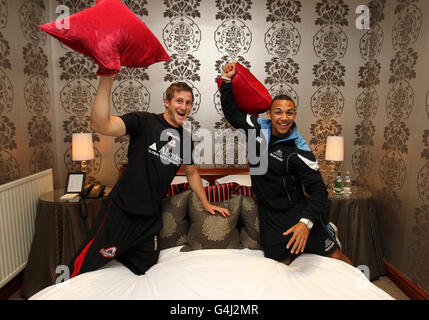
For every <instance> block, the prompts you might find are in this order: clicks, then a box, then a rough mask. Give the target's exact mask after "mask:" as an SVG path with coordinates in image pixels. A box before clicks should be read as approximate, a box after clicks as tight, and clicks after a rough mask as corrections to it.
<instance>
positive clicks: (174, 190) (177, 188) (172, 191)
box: [167, 182, 191, 198]
mask: <svg viewBox="0 0 429 320" xmlns="http://www.w3.org/2000/svg"><path fill="white" fill-rule="evenodd" d="M189 189H191V187H190V186H189V182H184V183H178V184H172V185H170V188H169V189H168V192H167V198H168V197H172V196H174V195H176V194H179V193H181V192H183V191H186V190H189Z"/></svg>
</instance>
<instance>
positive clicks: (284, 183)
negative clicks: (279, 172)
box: [282, 177, 291, 201]
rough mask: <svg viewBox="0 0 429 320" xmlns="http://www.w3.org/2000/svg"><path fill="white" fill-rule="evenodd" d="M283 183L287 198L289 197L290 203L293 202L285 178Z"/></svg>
mask: <svg viewBox="0 0 429 320" xmlns="http://www.w3.org/2000/svg"><path fill="white" fill-rule="evenodd" d="M282 181H283V187H284V188H285V191H286V194H287V197H288V199H289V201H291V198H290V194H289V192H288V191H287V188H286V182H285V178H284V177H283V179H282Z"/></svg>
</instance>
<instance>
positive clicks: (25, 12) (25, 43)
mask: <svg viewBox="0 0 429 320" xmlns="http://www.w3.org/2000/svg"><path fill="white" fill-rule="evenodd" d="M48 7H49V5H48V4H47V3H45V2H43V1H24V0H17V1H9V0H0V49H1V50H0V184H3V183H6V182H9V181H13V180H16V179H19V178H22V177H25V176H27V175H30V174H33V173H37V172H39V171H43V170H45V169H47V168H53V169H54V171H56V169H57V161H56V159H55V154H56V153H57V152H56V148H55V128H54V123H55V111H54V108H53V82H52V81H53V80H52V60H51V41H50V40H49V39H48V37H47V36H46V35H44V34H42V33H41V32H38V25H39V24H40V23H41V22H43V21H45V20H46V19H48V17H49V15H48Z"/></svg>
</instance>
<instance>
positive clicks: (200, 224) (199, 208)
mask: <svg viewBox="0 0 429 320" xmlns="http://www.w3.org/2000/svg"><path fill="white" fill-rule="evenodd" d="M242 198H243V197H242V196H241V195H231V198H230V199H229V200H225V201H222V202H216V203H214V204H215V205H217V206H219V207H222V208H228V209H229V211H230V212H231V215H230V216H228V217H227V218H224V217H223V216H222V215H221V214H220V213H217V214H216V215H212V214H210V213H209V212H207V211H205V210H204V207H203V205H202V203H201V201H200V199H198V197H197V195H196V194H195V193H194V192H192V194H191V197H190V199H189V219H190V227H189V232H188V236H187V243H186V245H185V246H184V247H183V248H182V249H181V250H180V251H192V250H199V249H242V248H243V245H242V244H241V243H240V237H239V232H238V229H237V223H238V219H239V216H240V207H241V199H242Z"/></svg>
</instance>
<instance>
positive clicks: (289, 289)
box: [30, 247, 393, 300]
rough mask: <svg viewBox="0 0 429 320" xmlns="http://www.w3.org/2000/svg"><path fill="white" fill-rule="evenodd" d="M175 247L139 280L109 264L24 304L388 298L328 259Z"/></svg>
mask: <svg viewBox="0 0 429 320" xmlns="http://www.w3.org/2000/svg"><path fill="white" fill-rule="evenodd" d="M180 248H181V247H175V248H169V249H165V250H162V251H161V253H160V258H159V262H158V264H156V265H155V266H153V267H152V268H151V269H150V270H148V271H147V272H146V274H145V275H142V276H136V275H134V274H133V273H132V272H131V271H129V270H128V269H127V268H126V267H124V266H123V265H122V264H121V263H119V262H117V261H116V260H113V261H112V262H110V263H108V264H107V265H106V266H105V267H103V268H101V269H99V270H97V271H93V272H88V273H84V274H82V275H79V276H77V277H74V278H73V279H71V280H69V281H66V282H64V283H62V284H59V285H53V286H50V287H48V288H45V289H44V290H42V291H40V292H38V293H37V294H35V295H34V296H32V297H31V298H30V299H38V300H44V299H58V300H61V299H163V300H187V299H193V300H224V299H228V300H230V299H232V300H241V299H248V300H266V299H273V300H278V299H316V300H319V299H393V298H392V297H391V296H390V295H388V294H387V293H386V292H384V291H383V290H381V289H380V288H378V287H377V286H375V285H373V284H372V283H371V282H369V281H368V280H367V278H366V277H365V276H364V274H363V273H362V272H361V271H359V270H358V269H356V268H353V267H352V266H349V265H348V264H346V263H344V262H341V261H338V260H334V259H331V258H326V257H321V256H317V255H313V254H303V255H301V256H300V257H298V258H297V259H296V260H295V261H294V262H293V263H292V264H291V265H290V266H286V265H284V264H282V263H278V262H276V261H274V260H271V259H267V258H264V257H263V253H262V251H259V250H249V249H244V250H235V249H210V250H198V251H192V252H180Z"/></svg>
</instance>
